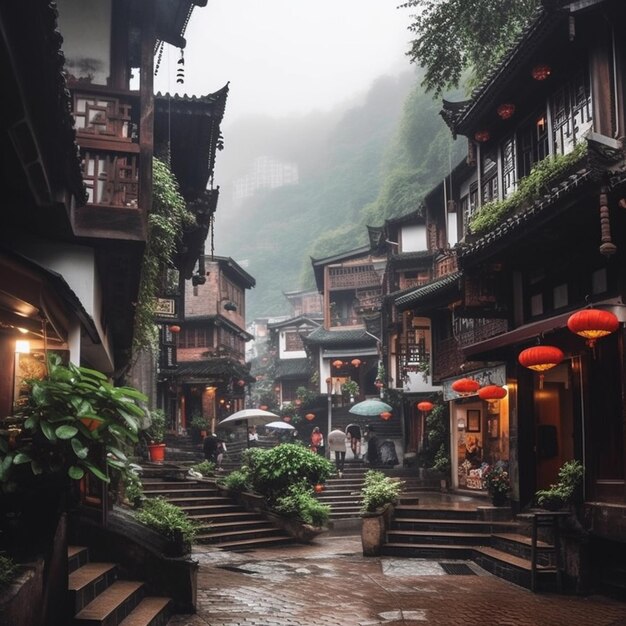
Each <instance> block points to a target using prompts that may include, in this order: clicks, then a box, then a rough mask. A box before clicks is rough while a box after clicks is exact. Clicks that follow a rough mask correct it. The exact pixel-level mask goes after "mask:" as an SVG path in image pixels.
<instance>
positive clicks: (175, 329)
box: [167, 324, 180, 335]
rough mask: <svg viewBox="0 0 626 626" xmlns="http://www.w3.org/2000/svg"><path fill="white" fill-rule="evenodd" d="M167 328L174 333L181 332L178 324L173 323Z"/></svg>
mask: <svg viewBox="0 0 626 626" xmlns="http://www.w3.org/2000/svg"><path fill="white" fill-rule="evenodd" d="M167 328H168V330H169V331H170V332H171V333H172V334H174V335H177V334H178V333H179V332H180V326H178V324H172V325H171V326H168V327H167Z"/></svg>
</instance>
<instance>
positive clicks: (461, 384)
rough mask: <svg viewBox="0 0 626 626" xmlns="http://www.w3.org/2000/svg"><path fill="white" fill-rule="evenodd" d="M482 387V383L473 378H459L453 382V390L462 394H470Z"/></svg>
mask: <svg viewBox="0 0 626 626" xmlns="http://www.w3.org/2000/svg"><path fill="white" fill-rule="evenodd" d="M479 389H480V383H479V382H478V381H477V380H474V379H473V378H459V380H455V381H454V382H453V383H452V390H453V391H456V392H457V393H458V394H459V395H461V396H469V395H471V394H473V393H476V392H477V391H478V390H479Z"/></svg>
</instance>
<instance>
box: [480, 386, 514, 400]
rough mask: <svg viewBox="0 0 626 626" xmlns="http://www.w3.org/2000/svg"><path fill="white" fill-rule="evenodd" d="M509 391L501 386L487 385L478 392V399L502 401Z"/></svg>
mask: <svg viewBox="0 0 626 626" xmlns="http://www.w3.org/2000/svg"><path fill="white" fill-rule="evenodd" d="M506 394H507V391H506V389H505V388H504V387H500V386H499V385H487V386H486V387H483V388H482V389H479V390H478V397H479V398H480V399H481V400H487V401H489V400H501V399H502V398H505V397H506Z"/></svg>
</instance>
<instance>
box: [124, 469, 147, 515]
mask: <svg viewBox="0 0 626 626" xmlns="http://www.w3.org/2000/svg"><path fill="white" fill-rule="evenodd" d="M124 493H125V494H126V499H127V500H128V501H129V502H130V503H131V504H132V505H133V506H135V507H139V506H141V503H142V501H143V485H142V484H141V479H140V478H139V476H138V474H137V473H136V472H133V471H132V470H130V471H128V472H126V473H125V474H124Z"/></svg>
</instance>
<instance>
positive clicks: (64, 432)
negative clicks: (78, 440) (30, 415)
mask: <svg viewBox="0 0 626 626" xmlns="http://www.w3.org/2000/svg"><path fill="white" fill-rule="evenodd" d="M54 432H55V433H56V436H57V437H58V438H59V439H71V438H72V437H73V436H74V435H75V434H76V433H78V428H76V426H70V425H69V424H63V426H59V427H58V428H57V429H56V430H55V431H54Z"/></svg>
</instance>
